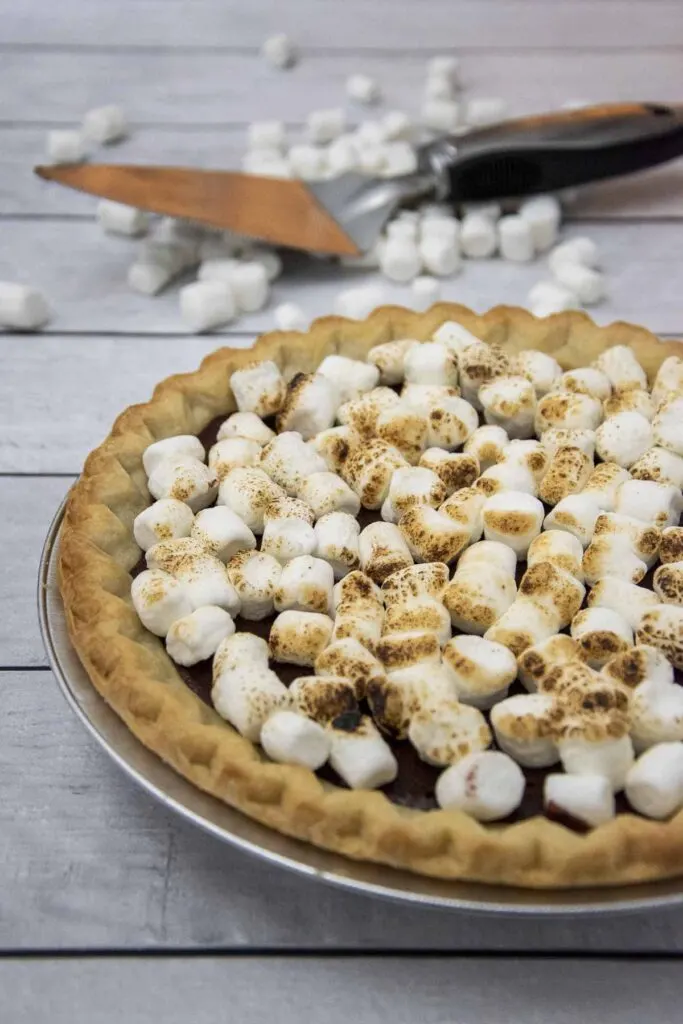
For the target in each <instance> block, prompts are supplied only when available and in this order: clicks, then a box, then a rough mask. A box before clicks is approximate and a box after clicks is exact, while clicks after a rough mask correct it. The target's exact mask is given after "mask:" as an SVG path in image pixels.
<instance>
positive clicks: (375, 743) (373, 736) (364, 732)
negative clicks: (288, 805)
mask: <svg viewBox="0 0 683 1024" xmlns="http://www.w3.org/2000/svg"><path fill="white" fill-rule="evenodd" d="M330 738H331V741H332V749H331V752H330V765H331V766H332V768H334V770H335V771H336V772H337V774H338V775H339V776H341V778H342V779H343V780H344V782H345V783H346V785H347V786H348V787H349V788H350V789H377V788H378V787H379V786H386V785H387V784H388V783H389V782H393V781H394V779H395V778H396V776H397V774H398V764H397V762H396V758H395V757H394V755H393V753H392V751H391V748H390V747H389V745H388V743H387V742H386V741H385V740H384V739H383V738H382V736H381V735H380V733H379V731H378V730H377V728H376V726H375V724H374V723H373V721H372V719H371V718H369V717H368V716H367V715H363V716H361V715H360V714H358V713H357V712H349V713H348V714H346V715H341V716H340V717H339V718H337V719H335V721H334V722H333V725H332V730H331V732H330Z"/></svg>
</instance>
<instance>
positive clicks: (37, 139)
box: [0, 125, 683, 220]
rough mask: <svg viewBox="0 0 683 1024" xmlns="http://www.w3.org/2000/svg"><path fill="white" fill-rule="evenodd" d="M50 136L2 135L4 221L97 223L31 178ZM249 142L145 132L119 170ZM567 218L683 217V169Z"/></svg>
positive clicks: (194, 163)
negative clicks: (78, 219) (72, 218)
mask: <svg viewBox="0 0 683 1024" xmlns="http://www.w3.org/2000/svg"><path fill="white" fill-rule="evenodd" d="M45 134H46V133H45V129H44V128H34V127H25V126H23V125H14V126H9V127H4V128H3V127H0V216H2V215H25V214H30V215H32V216H35V215H39V216H47V215H50V214H56V215H60V216H64V215H76V216H83V217H88V216H92V214H93V210H94V201H93V199H92V198H91V197H90V196H86V195H83V194H82V193H80V192H74V191H72V190H71V189H66V188H56V187H55V186H54V185H48V184H47V183H46V182H44V181H41V180H40V179H39V178H36V177H35V176H34V175H33V174H30V173H29V171H30V168H32V167H34V166H35V165H36V164H38V163H40V162H41V161H42V160H44V159H45ZM245 138H246V128H245V127H244V126H234V127H225V128H222V129H221V130H220V131H217V130H216V129H206V128H199V129H197V130H188V129H187V128H185V129H183V128H182V127H176V126H174V125H167V126H165V127H164V126H162V127H155V126H150V127H140V128H139V129H137V130H136V131H135V132H134V133H133V134H132V135H131V137H130V138H128V139H126V140H125V141H124V142H122V143H121V144H120V145H119V146H117V147H116V149H115V150H112V157H114V158H115V159H116V162H117V163H119V162H120V163H123V162H126V163H129V162H130V163H144V164H155V163H156V164H167V165H177V166H189V167H209V168H216V167H235V168H237V167H239V166H240V159H241V157H242V156H243V154H244V150H245ZM99 158H100V154H98V159H99ZM568 215H569V216H570V217H571V219H578V220H581V219H583V218H585V217H605V218H610V219H615V220H621V219H625V218H629V217H649V218H658V217H681V216H683V161H676V162H674V163H672V164H666V165H665V166H663V167H658V168H656V169H654V170H652V171H647V172H645V173H643V174H637V175H633V176H631V177H628V178H623V179H621V180H618V181H611V182H609V183H605V184H601V185H599V186H594V187H592V188H590V189H585V190H584V192H583V193H582V194H581V196H580V198H579V201H578V202H576V203H575V204H574V205H573V206H572V207H571V208H570V209H569V211H568Z"/></svg>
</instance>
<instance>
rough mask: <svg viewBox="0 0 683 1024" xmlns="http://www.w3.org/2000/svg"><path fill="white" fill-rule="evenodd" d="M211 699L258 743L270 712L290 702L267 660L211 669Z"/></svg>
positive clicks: (248, 736)
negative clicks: (264, 663)
mask: <svg viewBox="0 0 683 1024" xmlns="http://www.w3.org/2000/svg"><path fill="white" fill-rule="evenodd" d="M219 650H220V648H219ZM211 700H212V703H213V706H214V707H215V709H216V711H217V712H218V714H219V715H220V716H221V717H222V718H225V719H226V721H228V722H230V724H231V725H233V726H234V727H235V729H237V731H238V732H239V733H241V735H242V736H244V737H245V738H246V739H248V740H251V742H252V743H258V740H259V738H260V736H261V729H262V728H263V725H264V724H265V722H266V721H267V719H268V718H270V716H271V715H272V714H274V713H275V712H276V711H280V710H286V709H287V708H288V707H289V706H290V705H291V697H290V696H289V691H288V690H287V687H286V686H285V685H284V684H283V683H281V682H280V680H279V679H278V677H277V675H276V674H275V672H273V671H272V670H271V669H269V668H268V666H267V664H266V665H263V664H260V663H258V662H253V663H250V662H246V663H245V664H243V665H241V666H238V667H236V668H227V667H223V669H222V670H221V671H219V672H218V673H217V672H216V671H215V670H214V679H213V686H212V688H211Z"/></svg>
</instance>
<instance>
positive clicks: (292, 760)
mask: <svg viewBox="0 0 683 1024" xmlns="http://www.w3.org/2000/svg"><path fill="white" fill-rule="evenodd" d="M260 742H261V746H262V747H263V749H264V750H265V752H266V754H267V755H268V757H269V758H271V760H273V761H277V762H278V763H280V764H298V765H301V766H302V767H304V768H310V769H311V771H316V769H318V768H322V766H323V765H324V764H325V761H327V759H328V757H329V756H330V749H331V747H332V744H331V741H330V737H329V735H328V733H327V732H326V731H325V729H323V727H322V726H321V725H318V723H317V722H314V721H312V720H311V719H310V718H307V717H306V715H302V714H299V713H298V712H296V711H286V710H285V711H275V712H274V713H273V714H272V715H271V716H270V717H269V718H268V719H266V721H265V722H264V724H263V728H262V729H261V736H260Z"/></svg>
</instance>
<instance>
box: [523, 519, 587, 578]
mask: <svg viewBox="0 0 683 1024" xmlns="http://www.w3.org/2000/svg"><path fill="white" fill-rule="evenodd" d="M582 559H583V547H582V546H581V542H580V541H579V540H577V538H576V537H574V536H573V535H572V534H571V533H567V531H566V530H546V531H545V532H544V533H540V534H539V535H538V537H536V538H535V540H533V541H532V542H531V544H530V545H529V550H528V552H527V558H526V560H527V565H528V566H529V567H530V568H531V566H533V565H535V564H536V563H537V562H552V564H553V565H556V566H558V568H560V569H564V570H565V572H569V573H571V575H572V576H575V577H576V578H577V580H579V581H582V580H583V568H582V566H581V562H582Z"/></svg>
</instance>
